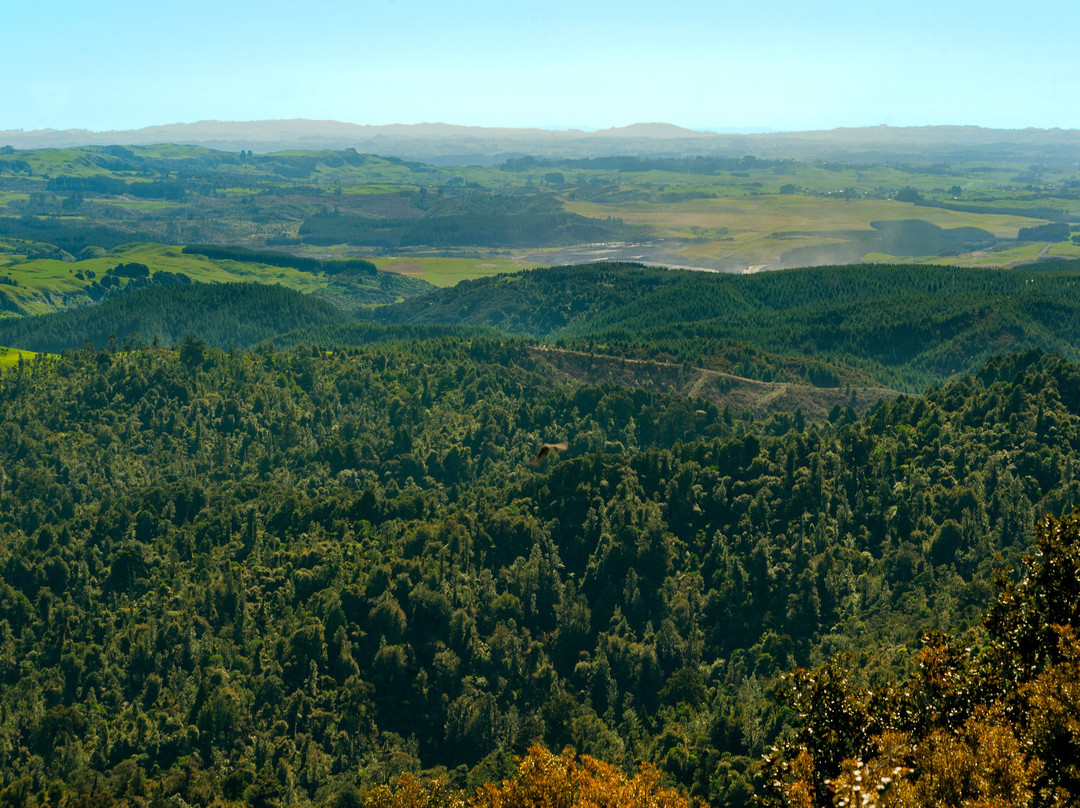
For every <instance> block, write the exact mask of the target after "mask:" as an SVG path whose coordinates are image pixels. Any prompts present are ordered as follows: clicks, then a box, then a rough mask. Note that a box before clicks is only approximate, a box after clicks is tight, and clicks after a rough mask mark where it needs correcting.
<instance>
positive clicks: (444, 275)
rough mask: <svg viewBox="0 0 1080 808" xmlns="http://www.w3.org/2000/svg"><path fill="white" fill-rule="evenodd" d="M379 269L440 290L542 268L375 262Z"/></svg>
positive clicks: (503, 263)
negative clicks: (418, 279)
mask: <svg viewBox="0 0 1080 808" xmlns="http://www.w3.org/2000/svg"><path fill="white" fill-rule="evenodd" d="M372 260H373V261H374V263H375V266H376V267H378V268H379V269H380V270H383V271H386V272H400V273H401V274H403V275H412V276H414V277H417V278H422V279H423V280H425V281H427V282H428V283H432V284H435V285H436V286H453V285H454V284H456V283H458V282H460V281H463V280H471V279H473V278H486V277H490V276H491V275H498V274H499V273H502V272H518V271H520V270H522V269H528V268H531V267H535V266H540V265H539V264H537V263H536V262H532V263H523V262H522V261H519V260H515V259H509V258H443V257H428V256H421V257H416V258H414V257H402V258H375V259H372Z"/></svg>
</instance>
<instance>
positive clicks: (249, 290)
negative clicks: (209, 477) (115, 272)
mask: <svg viewBox="0 0 1080 808" xmlns="http://www.w3.org/2000/svg"><path fill="white" fill-rule="evenodd" d="M351 320H352V318H351V317H350V316H349V315H348V314H346V313H345V312H344V311H341V310H340V309H338V308H336V307H335V306H333V305H332V304H330V303H329V302H326V301H323V300H317V299H314V298H312V297H310V296H307V295H302V294H300V293H299V292H294V291H292V290H291V289H285V288H284V287H281V286H270V285H264V284H257V283H226V284H213V285H210V284H192V285H184V286H171V287H155V288H151V289H141V290H139V291H137V292H132V293H130V294H125V295H122V296H120V297H114V298H110V299H108V300H106V301H105V302H103V303H101V304H99V305H97V306H91V307H87V308H80V309H74V310H71V311H63V312H57V313H55V314H43V315H39V316H37V317H20V318H8V319H3V320H0V345H11V346H17V347H22V348H25V349H29V350H35V351H48V352H54V353H59V352H61V351H65V350H71V349H74V348H81V347H83V346H84V345H85V344H86V343H87V342H89V343H90V345H91V346H97V347H105V346H106V345H108V344H109V342H110V340H111V341H112V342H113V343H117V342H119V343H121V344H123V343H127V342H141V343H143V344H146V345H150V344H153V343H160V344H162V345H178V344H180V343H181V342H182V341H183V340H184V339H185V338H186V337H187V336H188V335H194V334H199V335H200V337H201V338H202V339H203V340H206V341H208V342H210V343H211V344H213V345H217V346H220V347H226V348H228V347H234V346H235V347H247V346H251V345H255V344H256V343H259V342H262V341H263V340H268V339H272V338H274V337H277V336H278V335H280V334H282V333H285V332H288V331H293V330H295V329H301V328H310V327H312V326H315V325H327V324H330V323H347V322H351Z"/></svg>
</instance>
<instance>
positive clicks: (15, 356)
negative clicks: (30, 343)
mask: <svg viewBox="0 0 1080 808" xmlns="http://www.w3.org/2000/svg"><path fill="white" fill-rule="evenodd" d="M35 356H37V354H36V353H34V352H33V351H23V350H20V349H19V348H5V347H3V346H0V369H5V368H10V367H14V366H15V365H17V364H19V360H23V361H25V362H29V361H30V360H32V359H33V358H34V357H35Z"/></svg>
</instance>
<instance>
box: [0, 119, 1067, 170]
mask: <svg viewBox="0 0 1080 808" xmlns="http://www.w3.org/2000/svg"><path fill="white" fill-rule="evenodd" d="M158 143H177V144H182V145H192V146H205V147H208V148H214V149H223V150H227V151H240V150H251V151H256V152H260V153H268V152H275V151H285V150H292V149H303V150H318V149H346V148H353V149H356V150H357V151H359V152H363V153H373V154H380V155H384V156H391V157H400V158H403V159H409V160H422V161H425V162H433V163H454V162H457V163H463V162H475V163H481V164H491V163H494V162H498V161H502V160H505V159H507V158H509V157H514V156H522V155H526V154H529V155H535V156H545V157H591V156H600V155H604V156H607V155H613V154H635V155H668V156H676V155H683V156H686V155H695V154H702V155H705V154H714V155H731V156H743V155H746V154H753V155H755V156H759V157H790V158H794V159H800V158H805V157H807V156H813V157H816V158H819V159H829V157H830V155H831V154H832V153H834V152H835V153H836V154H845V155H847V157H848V159H850V157H851V156H852V153H853V152H855V153H857V154H861V155H864V156H868V157H872V156H875V155H877V154H879V153H880V154H889V155H892V156H900V155H903V154H905V153H918V154H920V155H925V154H926V153H927V152H932V153H940V154H941V155H943V156H945V155H957V154H964V153H967V152H972V151H976V152H978V151H986V150H993V151H997V152H1000V151H1008V152H1017V153H1025V152H1031V153H1038V154H1040V155H1042V154H1050V155H1051V156H1053V155H1060V156H1063V157H1075V156H1076V155H1077V154H1080V131H1078V130H1063V129H986V128H982V127H977V126H921V127H893V126H872V127H861V128H841V129H831V130H822V131H812V132H781V133H767V134H766V133H763V134H721V133H716V132H702V131H697V130H693V129H686V128H683V127H680V126H675V125H673V124H668V123H635V124H631V125H629V126H623V127H615V128H610V129H601V130H598V131H594V132H586V131H583V130H580V129H562V130H551V129H537V128H494V127H481V126H458V125H454V124H445V123H419V124H389V125H379V126H374V125H360V124H352V123H343V122H341V121H317V120H306V119H290V120H264V121H199V122H196V123H176V124H168V125H163V126H149V127H145V128H142V129H133V130H112V131H103V132H94V131H91V130H87V129H65V130H56V129H41V130H33V131H24V130H21V129H9V130H5V131H0V145H10V146H13V147H15V148H17V149H31V148H65V147H70V146H88V145H122V146H128V145H151V144H158Z"/></svg>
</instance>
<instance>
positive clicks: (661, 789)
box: [365, 746, 701, 808]
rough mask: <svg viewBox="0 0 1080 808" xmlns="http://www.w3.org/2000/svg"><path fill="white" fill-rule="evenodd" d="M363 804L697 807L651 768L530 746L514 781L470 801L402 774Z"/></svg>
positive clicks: (397, 807)
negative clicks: (633, 768)
mask: <svg viewBox="0 0 1080 808" xmlns="http://www.w3.org/2000/svg"><path fill="white" fill-rule="evenodd" d="M365 804H366V805H367V806H369V808H691V806H694V805H700V804H701V803H700V802H694V801H691V800H690V798H689V797H687V796H685V795H684V794H681V793H680V792H678V791H676V790H674V789H672V788H668V787H665V786H663V785H662V784H661V783H660V772H659V770H657V769H656V767H655V766H651V765H649V764H646V763H642V764H641V768H640V770H639V771H638V773H637V774H635V775H633V776H632V777H631V776H627V775H626V774H625V773H624V772H622V771H621V770H620V769H618V768H617V767H615V766H612V765H611V764H610V763H604V762H603V761H600V760H596V759H595V758H592V757H589V756H588V755H581V756H578V755H576V754H575V753H574V751H573V750H572V749H565V750H563V752H562V754H559V755H556V754H554V753H552V752H549V751H548V750H546V749H544V748H542V747H539V746H534V747H532V748H531V749H530V750H529V753H528V754H527V755H526V756H525V757H524V758H521V759H520V760H519V762H518V771H517V775H516V776H515V777H513V778H512V779H509V780H503V781H502V782H501V783H486V784H484V785H482V786H481V787H480V788H478V789H477V791H476V793H475V794H473V795H472V796H471V797H468V798H466V796H465V793H464V792H463V791H460V790H453V789H447V788H446V787H445V785H444V784H442V783H441V782H438V781H436V782H423V781H420V780H417V779H416V778H414V777H412V776H408V775H407V776H405V777H403V778H401V779H400V780H399V781H398V782H397V784H395V785H394V786H392V787H391V786H380V787H378V788H376V789H374V790H373V791H372V792H371V793H370V794H369V795H368V799H367V802H366V803H365Z"/></svg>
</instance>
